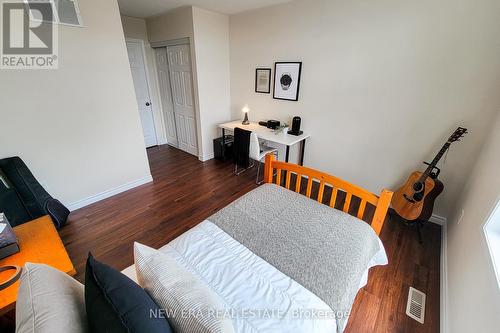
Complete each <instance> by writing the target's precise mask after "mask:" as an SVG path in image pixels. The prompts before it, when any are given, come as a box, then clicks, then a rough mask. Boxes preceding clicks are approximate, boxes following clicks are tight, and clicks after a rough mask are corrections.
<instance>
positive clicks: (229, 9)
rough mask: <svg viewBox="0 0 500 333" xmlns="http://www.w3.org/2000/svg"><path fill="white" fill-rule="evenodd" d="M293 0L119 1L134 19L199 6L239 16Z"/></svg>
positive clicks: (126, 13) (126, 12)
mask: <svg viewBox="0 0 500 333" xmlns="http://www.w3.org/2000/svg"><path fill="white" fill-rule="evenodd" d="M290 1H291V0H118V4H119V6H120V13H121V14H122V15H127V16H134V17H142V18H145V17H150V16H155V15H159V14H163V13H165V12H168V11H169V10H172V9H175V8H178V7H182V6H197V7H201V8H205V9H208V10H212V11H215V12H219V13H224V14H237V13H241V12H244V11H247V10H252V9H257V8H262V7H267V6H272V5H276V4H279V3H284V2H290Z"/></svg>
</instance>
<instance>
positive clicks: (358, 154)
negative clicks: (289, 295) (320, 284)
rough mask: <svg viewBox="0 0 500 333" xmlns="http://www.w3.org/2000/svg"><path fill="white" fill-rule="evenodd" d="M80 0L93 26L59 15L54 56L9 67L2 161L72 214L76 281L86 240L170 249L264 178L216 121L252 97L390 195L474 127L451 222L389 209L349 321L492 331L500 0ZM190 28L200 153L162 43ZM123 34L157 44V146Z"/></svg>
mask: <svg viewBox="0 0 500 333" xmlns="http://www.w3.org/2000/svg"><path fill="white" fill-rule="evenodd" d="M77 3H78V8H79V16H80V19H81V22H80V23H81V26H69V25H63V24H59V25H57V30H58V32H57V36H58V50H57V51H58V61H59V63H58V68H57V69H54V70H47V69H41V70H31V69H5V68H1V69H0V72H1V73H0V74H1V75H0V88H1V89H0V91H1V92H2V99H1V102H0V103H1V108H0V109H1V110H2V111H1V115H2V117H1V120H2V121H1V122H2V124H3V127H2V131H0V138H1V142H2V146H1V148H0V158H7V157H11V156H20V157H21V158H22V159H23V161H24V162H25V163H26V165H27V166H28V167H29V169H30V170H31V171H32V173H33V174H34V176H35V177H36V179H37V180H38V181H39V182H40V183H41V184H42V186H43V187H44V188H45V189H46V190H47V191H48V192H49V193H50V194H52V195H54V197H55V198H58V199H59V200H60V201H61V202H62V203H63V204H64V205H65V206H67V207H68V208H69V209H70V210H71V214H70V217H69V221H68V223H67V225H65V226H64V227H62V228H61V229H60V232H59V235H60V237H61V239H62V241H63V243H64V246H65V249H66V250H67V252H68V254H69V258H70V259H71V261H72V263H73V264H74V266H75V268H76V273H77V275H76V277H77V279H78V280H79V281H81V282H84V280H85V263H86V259H87V254H88V251H92V253H93V254H94V256H95V258H96V260H99V261H102V262H104V263H106V264H108V265H110V266H112V267H113V268H115V269H118V270H120V271H121V270H123V269H125V268H127V267H129V266H130V265H131V264H132V263H133V262H134V256H133V243H134V242H135V241H138V242H140V243H143V244H145V245H148V246H151V247H153V248H160V247H162V246H164V245H165V244H167V243H168V242H169V241H171V240H173V239H174V238H176V237H178V236H180V235H181V234H183V233H184V232H186V231H188V229H192V228H194V227H195V226H196V225H198V224H199V223H200V222H202V221H204V220H205V219H207V218H209V217H211V216H212V215H213V214H215V213H217V211H219V210H220V209H222V208H224V207H226V206H228V205H230V204H231V203H232V202H233V201H235V200H236V199H238V198H240V197H241V196H242V195H244V194H246V193H247V192H250V191H251V190H253V189H255V188H257V187H258V186H257V185H256V184H255V178H256V168H252V169H251V170H248V171H246V172H244V173H242V174H241V175H239V176H234V175H233V165H232V163H231V161H229V162H220V161H218V160H215V159H213V157H214V154H215V153H214V151H213V139H216V138H219V137H220V136H221V135H222V133H221V130H220V129H219V128H218V126H219V125H220V124H223V123H226V122H228V121H231V120H238V121H243V117H244V114H243V112H242V109H243V108H244V107H245V106H246V107H248V109H249V111H248V117H249V119H250V121H251V122H258V121H261V120H269V119H277V120H279V121H281V122H285V123H288V124H291V123H290V121H291V118H292V117H294V116H299V117H301V119H302V124H301V127H302V129H303V130H304V132H307V133H309V134H310V137H309V138H308V139H307V141H306V142H307V143H306V149H305V154H304V163H303V164H304V166H306V167H310V168H313V169H316V170H321V171H322V172H325V173H327V174H330V175H335V176H337V177H340V178H342V179H345V180H347V181H348V182H350V183H352V184H357V185H358V186H361V187H362V188H364V189H367V190H368V191H370V192H372V193H374V194H376V195H377V196H378V195H380V193H381V190H382V189H384V188H387V189H390V190H392V191H396V190H397V189H398V187H399V186H400V185H402V184H404V182H405V181H406V178H407V177H408V175H409V174H410V173H411V172H412V171H413V170H419V171H423V170H425V168H426V166H425V165H423V164H422V163H421V162H422V161H429V162H430V161H431V160H432V159H433V157H434V156H435V155H436V153H438V151H439V149H440V148H441V146H442V145H443V143H444V142H446V140H447V139H448V137H449V136H450V134H451V133H452V132H453V131H454V130H455V129H456V128H457V127H458V126H462V127H466V128H467V129H468V131H469V133H468V134H467V136H465V137H464V138H463V139H462V141H461V142H459V143H453V145H452V146H451V149H450V150H449V152H448V153H447V154H445V155H444V156H443V158H442V159H441V161H440V164H439V165H438V166H439V167H440V168H441V169H442V172H441V175H440V176H439V178H440V179H441V181H442V182H443V183H444V184H445V189H444V192H443V193H442V194H441V195H440V196H439V197H438V198H437V200H436V205H435V209H434V215H433V218H432V219H431V220H432V221H433V222H439V223H440V224H441V225H438V224H436V223H431V224H426V225H424V229H423V238H424V239H423V244H420V243H419V242H418V234H417V231H416V226H409V227H407V226H406V225H405V224H404V222H402V221H401V220H400V219H399V218H398V217H396V216H395V215H394V214H393V213H392V212H390V213H389V214H390V216H389V217H388V218H387V219H386V221H385V223H384V224H383V225H384V227H383V229H382V233H381V239H382V242H383V243H384V247H385V251H386V252H387V255H388V259H389V264H388V265H387V266H379V267H375V268H372V269H370V273H369V275H368V285H367V286H366V287H364V288H361V289H360V291H359V292H358V294H357V295H358V298H359V300H357V302H355V303H354V306H353V308H352V313H351V316H350V317H349V318H350V319H349V322H348V326H347V328H346V330H345V332H349V331H350V332H354V331H356V332H362V331H408V332H412V331H415V332H419V331H426V332H435V331H438V330H439V331H443V332H446V331H448V332H462V331H463V332H468V331H471V330H472V329H473V327H474V329H475V330H480V331H484V332H490V331H494V328H495V327H497V325H498V319H496V315H495V314H496V313H497V312H498V310H500V298H499V297H500V296H499V295H498V282H497V279H496V277H495V265H494V259H492V256H490V247H491V248H492V249H493V248H494V247H493V246H491V245H490V247H489V246H488V245H489V243H488V241H487V237H485V233H484V230H483V226H484V225H485V223H486V221H487V220H488V218H489V216H490V214H492V211H493V209H494V207H495V206H496V204H497V201H498V197H499V193H498V188H499V186H498V185H499V184H498V182H499V177H498V174H497V173H496V172H494V170H495V165H496V164H497V161H498V148H499V147H498V139H499V138H498V135H497V133H498V128H499V127H498V126H499V125H498V118H499V116H498V114H499V110H498V109H499V106H500V98H499V95H498V88H499V86H500V80H499V77H500V75H499V74H500V57H499V54H500V46H499V40H498V34H497V31H498V28H499V25H500V20H498V17H499V15H500V6H499V4H498V3H497V2H496V1H480V2H477V1H465V0H464V1H459V2H457V1H448V0H445V1H439V2H437V3H436V2H430V1H426V2H419V3H413V2H400V1H382V2H373V3H369V2H366V1H325V0H323V1H321V0H303V1H300V0H299V1H271V0H269V1H238V2H235V1H222V0H220V1H210V2H208V1H201V0H199V1H168V0H164V1H132V0H129V1H126V0H123V1H122V0H120V1H118V3H117V2H116V1H113V0H106V1H78V2H77ZM61 16H62V15H61ZM3 29H5V28H3ZM186 38H187V40H188V41H189V43H190V47H191V49H190V51H189V52H190V55H191V59H192V63H191V66H192V67H191V70H192V73H191V75H192V76H191V79H192V83H193V96H192V97H193V104H194V109H193V112H194V113H195V116H196V126H195V130H194V132H193V133H194V134H195V137H196V146H197V147H196V149H197V150H196V151H195V153H194V154H193V153H192V152H191V153H189V152H188V153H185V151H184V152H182V151H180V150H182V149H177V148H179V147H178V146H177V148H172V146H171V145H168V144H171V143H172V142H169V139H168V137H167V134H168V133H167V129H166V128H167V125H168V122H167V121H166V120H165V118H166V112H168V107H167V106H164V101H162V95H161V94H162V91H160V83H159V80H158V75H157V74H158V73H157V67H158V65H157V62H156V59H155V52H156V51H155V49H156V48H158V47H167V46H166V45H162V44H161V43H162V42H165V41H182V40H184V41H185V40H186ZM128 40H135V41H136V42H137V41H138V43H139V44H142V45H144V53H143V59H145V61H146V63H147V67H146V71H147V76H148V87H149V93H150V98H151V100H150V104H151V105H152V107H151V109H152V113H153V117H152V118H153V123H154V129H153V133H154V134H155V136H156V138H155V139H156V143H158V144H160V145H159V146H154V147H152V148H149V149H147V150H146V149H145V138H144V137H145V131H144V127H143V125H144V124H143V123H141V117H140V112H141V110H140V105H139V98H138V93H137V88H136V87H135V86H134V84H135V83H136V82H134V80H133V79H134V77H133V76H132V75H131V74H130V62H129V57H128V56H129V54H127V45H128V44H127V41H128ZM277 62H301V63H302V68H301V74H300V90H299V91H298V100H297V101H283V100H278V99H275V98H273V97H274V91H273V90H274V84H273V83H274V81H275V80H274V75H275V63H277ZM155 67H156V68H155ZM257 68H270V69H271V75H270V80H269V81H270V82H269V83H270V86H271V87H270V90H269V91H270V92H269V93H256V91H255V84H256V82H255V81H256V69H257ZM26 87H30V88H31V87H32V88H31V89H29V90H27V88H26ZM134 88H135V93H134ZM21 94H23V95H22V96H21ZM138 109H139V113H138ZM141 127H142V128H141ZM273 135H274V134H273ZM165 142H167V143H168V144H167V145H165V144H164V143H165ZM173 146H175V145H173ZM297 147H298V145H296V146H293V147H291V150H290V154H289V155H290V162H291V163H297V162H299V157H300V154H299V151H297ZM276 148H278V150H279V151H278V156H279V158H280V160H283V159H284V158H285V156H286V151H285V147H284V146H282V145H277V146H276ZM192 155H195V156H192ZM262 167H263V166H262ZM261 171H262V169H261ZM260 177H261V178H260V179H262V177H263V173H262V172H261V173H260ZM295 179H296V178H292V180H291V183H294V182H293V180H295ZM285 182H286V175H283V183H285ZM304 182H305V180H304ZM304 185H305V186H304V187H303V189H305V188H307V183H305V184H304ZM314 186H315V187H316V185H314ZM260 187H262V186H259V188H260ZM313 192H315V191H313ZM330 193H331V192H330V190H325V193H324V196H325V200H328V199H329V195H331V194H330ZM316 195H317V193H316V192H315V193H313V197H314V196H316ZM341 199H342V198H340V200H341ZM357 204H358V203H357V202H356V200H353V205H352V208H355V207H357ZM337 208H338V207H337ZM3 210H4V208H3V207H2V209H0V211H3ZM254 210H255V211H256V212H258V211H259V207H254ZM355 215H356V214H355ZM366 217H367V218H365V219H366V220H369V218H368V216H366ZM212 222H214V221H212ZM263 239H264V238H263ZM238 241H239V242H240V243H244V242H243V240H242V239H238ZM247 247H251V246H250V244H247ZM269 248H271V247H269ZM254 252H256V251H254ZM257 252H258V253H260V256H259V257H261V258H262V257H263V256H264V254H263V253H262V252H259V251H257ZM492 252H493V254H495V251H492ZM268 259H269V258H268ZM270 260H271V262H272V259H269V260H266V261H267V262H270ZM0 266H3V264H1V265H0ZM273 266H279V265H278V263H276V262H275V263H274V265H273ZM278 271H279V272H280V273H284V269H280V270H278ZM287 272H288V273H289V274H286V273H284V274H285V275H287V276H290V274H292V275H293V273H290V272H289V271H287ZM374 272H375V273H374ZM0 274H5V273H0ZM0 276H1V277H3V276H4V275H0ZM294 280H300V279H299V278H298V277H296V278H295V279H294ZM0 281H3V280H2V279H0ZM302 283H303V284H305V282H304V281H302ZM409 287H415V288H416V289H418V290H421V291H422V292H424V293H426V294H427V305H426V311H425V322H424V324H420V323H419V322H417V321H415V320H414V319H412V318H410V317H408V316H407V315H406V314H405V311H406V305H407V297H408V291H409ZM305 289H308V290H309V291H311V289H312V288H307V287H306V288H305ZM2 292H3V291H0V295H1V293H2ZM317 294H318V292H316V296H318V295H317ZM320 298H321V297H320ZM323 301H324V299H323ZM13 316H14V314H13V312H12V311H10V312H9V314H8V315H7V316H6V317H7V318H4V320H5V321H6V322H9V319H11V320H10V321H11V323H10V327H12V326H13V324H12V318H13ZM469 318H474V320H473V321H471V320H470V319H469ZM6 325H9V323H7V324H6ZM349 325H350V326H351V327H349ZM357 325H359V326H357ZM61 327H62V326H61Z"/></svg>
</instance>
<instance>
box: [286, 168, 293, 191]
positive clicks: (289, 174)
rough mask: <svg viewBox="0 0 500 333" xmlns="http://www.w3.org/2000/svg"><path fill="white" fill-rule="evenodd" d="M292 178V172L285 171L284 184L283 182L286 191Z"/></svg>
mask: <svg viewBox="0 0 500 333" xmlns="http://www.w3.org/2000/svg"><path fill="white" fill-rule="evenodd" d="M291 176H292V172H291V171H287V172H286V182H285V187H286V189H287V190H289V189H290V177H291Z"/></svg>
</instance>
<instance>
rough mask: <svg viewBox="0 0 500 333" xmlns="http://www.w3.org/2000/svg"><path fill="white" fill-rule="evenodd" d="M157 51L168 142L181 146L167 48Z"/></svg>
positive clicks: (157, 65)
mask: <svg viewBox="0 0 500 333" xmlns="http://www.w3.org/2000/svg"><path fill="white" fill-rule="evenodd" d="M155 51H156V52H155V53H156V67H157V70H158V81H159V85H160V98H161V103H162V105H163V115H164V118H165V130H166V136H167V143H168V144H169V145H171V146H174V147H179V144H178V142H177V129H176V126H175V113H174V108H173V103H172V89H171V88H170V74H169V71H168V60H167V48H166V47H160V48H157V49H155Z"/></svg>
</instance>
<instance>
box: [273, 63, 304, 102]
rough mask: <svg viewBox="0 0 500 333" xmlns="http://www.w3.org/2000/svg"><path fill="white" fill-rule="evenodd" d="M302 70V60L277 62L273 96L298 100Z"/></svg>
mask: <svg viewBox="0 0 500 333" xmlns="http://www.w3.org/2000/svg"><path fill="white" fill-rule="evenodd" d="M301 70H302V62H276V63H275V64H274V94H273V98H275V99H284V100H287V101H298V100H299V88H300V73H301Z"/></svg>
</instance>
